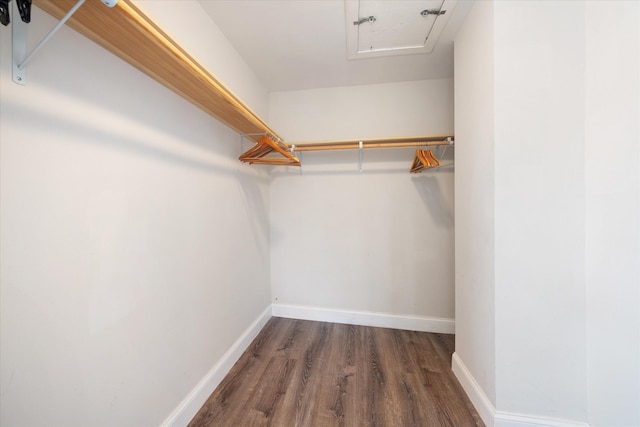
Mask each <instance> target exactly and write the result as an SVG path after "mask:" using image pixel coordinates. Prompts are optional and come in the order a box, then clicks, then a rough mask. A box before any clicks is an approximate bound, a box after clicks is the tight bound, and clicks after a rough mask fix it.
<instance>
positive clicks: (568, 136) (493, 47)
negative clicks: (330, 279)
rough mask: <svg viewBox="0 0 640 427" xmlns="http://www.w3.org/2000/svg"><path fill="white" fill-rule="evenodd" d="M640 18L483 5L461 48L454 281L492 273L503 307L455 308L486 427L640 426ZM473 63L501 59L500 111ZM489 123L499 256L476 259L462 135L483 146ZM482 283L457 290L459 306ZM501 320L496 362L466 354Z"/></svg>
mask: <svg viewBox="0 0 640 427" xmlns="http://www.w3.org/2000/svg"><path fill="white" fill-rule="evenodd" d="M490 9H493V10H491V11H490ZM549 10H553V11H554V13H553V14H551V15H549V14H548V11H549ZM483 11H484V12H483ZM639 12H640V11H639V6H638V4H637V3H636V2H615V3H614V2H561V1H559V2H546V3H544V4H542V3H539V2H527V1H511V2H493V4H491V3H489V2H478V3H476V5H475V6H474V10H473V11H472V13H471V14H470V15H469V20H468V21H467V22H466V23H465V24H464V27H463V29H462V31H461V32H460V34H459V36H458V38H457V39H456V50H457V51H456V101H457V102H459V100H463V101H467V102H469V104H468V106H467V105H462V106H461V105H458V104H457V105H456V139H457V140H458V147H457V153H456V154H457V159H456V160H457V162H458V165H457V166H458V170H457V174H456V195H457V197H456V226H457V228H456V244H457V247H456V279H457V280H458V279H459V278H460V277H464V276H465V275H473V274H475V273H477V272H478V271H483V268H484V269H485V270H490V269H491V268H495V282H494V285H493V288H494V292H495V312H494V313H489V314H487V313H481V312H480V311H478V312H476V311H473V310H470V311H468V312H466V315H465V314H461V313H460V312H459V313H458V316H457V319H456V327H457V330H458V331H459V334H458V336H457V341H456V346H457V349H456V355H457V356H459V357H460V363H459V366H461V367H465V368H467V369H466V370H465V369H459V370H458V371H457V372H456V373H457V374H458V375H460V376H461V379H462V381H463V383H464V384H465V387H466V390H467V391H468V392H469V394H470V395H472V397H474V402H475V403H477V404H478V403H479V404H480V405H482V406H483V407H482V408H480V409H481V413H482V414H483V418H484V419H485V421H486V422H487V423H488V424H489V425H494V424H495V425H499V426H520V425H531V424H533V425H576V424H578V425H588V424H590V425H593V426H635V425H638V424H640V412H639V409H638V408H639V403H640V370H639V366H638V360H640V350H639V349H640V339H639V338H638V337H639V336H640V331H639V329H640V304H638V301H639V295H638V293H639V292H640V291H639V287H640V286H639V285H640V271H639V268H640V267H639V264H638V259H640V253H639V251H640V238H639V236H640V232H639V228H640V224H639V222H640V180H639V179H638V173H637V171H638V169H639V166H640V164H639V163H638V151H639V140H640V132H639V124H638V123H639V122H638V117H639V116H640V96H639V95H640V90H639V87H640V81H639V80H640V66H639V62H640V61H639V57H640V34H639V31H640V13H639ZM491 18H492V19H491ZM541 22H544V25H540V23H541ZM490 34H492V36H490ZM490 37H493V42H492V43H491V41H490V40H489V41H488V42H487V44H485V45H481V46H482V47H483V49H480V46H478V45H479V44H480V43H479V42H480V41H481V40H488V38H490ZM491 53H492V54H493V56H491ZM478 54H484V55H485V60H486V61H489V62H493V65H492V66H493V70H491V65H485V67H486V68H482V69H488V70H489V73H493V80H492V78H491V76H488V75H486V74H482V73H480V74H479V76H480V77H481V78H482V81H481V82H479V83H476V84H479V85H482V84H484V85H487V86H489V88H485V90H486V91H488V92H493V99H494V106H493V117H491V115H490V114H488V113H487V112H486V108H488V107H489V108H490V107H491V106H490V105H487V104H488V102H487V101H486V100H485V101H484V103H481V101H482V99H483V98H482V96H481V95H482V94H481V93H480V92H479V90H478V88H477V87H474V86H473V85H470V84H469V82H470V81H471V82H473V81H474V77H472V76H470V75H469V74H468V73H466V72H465V69H467V68H468V67H469V65H470V64H472V63H473V62H472V61H474V60H477V55H478ZM480 62H482V61H480ZM483 115H484V116H485V117H486V116H488V117H489V118H488V120H490V121H491V122H492V125H493V127H494V131H495V135H494V138H495V140H494V141H493V149H494V152H493V154H494V157H493V159H488V160H487V161H488V162H493V164H494V168H495V169H494V170H495V189H494V190H495V206H494V207H495V253H494V256H495V259H494V260H491V257H490V256H489V255H484V256H481V255H479V254H473V262H470V261H469V260H467V259H466V258H465V256H468V255H469V251H466V250H464V249H462V250H461V249H460V244H459V242H461V241H462V242H467V241H469V240H470V239H472V238H473V237H474V236H473V234H477V231H478V230H473V229H471V228H470V227H469V228H463V226H462V225H463V221H462V220H461V219H462V218H466V215H465V212H464V211H463V212H459V210H465V209H466V208H467V206H468V205H465V204H462V203H460V202H459V199H461V198H462V197H461V196H462V195H464V194H465V193H467V192H470V191H471V189H473V188H474V187H472V186H473V185H474V182H475V181H474V179H473V178H474V174H475V176H476V179H479V177H480V176H479V175H478V174H477V172H476V171H475V170H474V169H472V168H463V167H462V165H463V162H464V159H465V158H467V156H468V155H470V154H471V153H473V148H472V147H470V146H469V145H466V144H464V140H465V138H464V134H463V132H464V131H465V130H468V129H472V130H474V129H476V130H479V131H480V132H479V133H478V137H480V138H479V143H482V141H484V139H483V138H484V137H487V136H490V132H489V131H487V130H486V129H485V130H484V131H483V128H482V127H481V126H480V125H478V124H477V123H476V122H474V120H476V119H478V118H479V117H482V116H483ZM485 126H487V127H489V128H490V127H491V124H489V125H486V124H485ZM490 145H491V144H490V143H489V144H487V150H488V151H489V152H490V148H491V147H490ZM475 185H477V184H475ZM489 192H490V191H489V190H487V193H489ZM469 216H470V217H471V219H470V220H468V221H476V222H479V221H480V220H481V219H483V217H484V214H483V212H482V211H479V210H476V211H474V212H472V213H471V214H469ZM487 250H490V248H489V247H487ZM476 263H479V264H480V265H478V264H476ZM482 264H485V265H484V267H483V266H482ZM482 277H483V276H479V277H477V276H476V277H474V278H472V279H471V283H472V284H471V285H470V286H467V287H466V288H465V289H461V288H460V286H458V285H459V284H457V294H456V298H457V308H458V311H460V309H459V307H460V304H459V301H458V300H459V299H460V298H462V299H463V300H466V298H467V297H466V296H465V295H464V294H463V292H465V290H467V291H468V290H469V289H471V290H472V289H474V287H477V286H479V284H480V283H481V280H482ZM460 285H464V283H460ZM489 287H490V285H489ZM484 306H485V307H486V308H487V309H491V306H490V304H489V303H486V304H484ZM492 315H495V331H494V333H495V360H490V358H484V359H482V358H481V356H482V355H483V354H484V355H487V354H489V351H488V350H486V351H484V353H482V352H481V353H480V357H479V355H478V353H473V352H469V353H468V354H464V353H463V351H464V349H465V348H467V347H470V346H473V345H474V344H475V340H476V339H478V338H477V337H474V336H473V335H472V334H469V335H464V334H463V333H462V331H464V328H470V327H471V326H469V325H475V324H476V323H478V322H480V323H481V324H485V322H486V319H487V318H490V317H491V316H492ZM486 334H487V340H490V339H491V335H490V331H487V332H486ZM478 363H479V364H480V365H479V366H478ZM492 370H495V380H494V381H495V388H491V380H489V381H486V380H485V378H484V375H486V372H491V371H492ZM478 376H479V377H478ZM493 393H495V403H494V402H493V401H492V397H493ZM493 405H495V406H493ZM566 420H570V421H566Z"/></svg>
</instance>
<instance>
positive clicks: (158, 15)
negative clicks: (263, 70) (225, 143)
mask: <svg viewBox="0 0 640 427" xmlns="http://www.w3.org/2000/svg"><path fill="white" fill-rule="evenodd" d="M135 3H136V5H137V6H138V7H139V8H140V9H142V10H143V11H144V12H145V14H147V15H148V16H149V17H150V18H151V19H153V21H154V22H156V23H157V24H158V25H159V26H160V28H162V30H163V31H164V32H165V33H167V34H168V35H169V36H170V37H171V38H173V39H174V40H175V41H176V42H177V43H178V44H179V45H180V46H181V47H183V48H184V49H185V50H186V51H187V52H188V53H189V54H190V55H191V56H192V57H193V58H195V59H196V60H197V61H198V62H199V63H200V64H202V65H203V66H204V67H205V68H206V69H207V70H209V72H211V74H213V75H214V76H215V77H216V78H217V79H218V80H219V81H220V82H221V83H222V84H223V85H224V86H225V87H226V88H227V89H229V91H231V92H232V93H233V94H235V95H236V96H237V97H238V98H239V99H240V100H242V102H243V103H244V104H245V105H247V106H248V107H249V108H250V109H252V110H253V112H255V113H256V114H257V115H258V116H260V117H261V118H262V119H263V120H264V119H266V118H267V114H268V99H269V97H268V91H267V88H266V87H265V86H264V84H263V83H262V82H261V81H260V79H259V78H258V77H257V75H256V74H255V72H254V71H253V69H251V68H250V67H249V65H248V64H247V63H246V61H245V60H244V59H243V58H242V57H241V56H240V54H239V53H238V52H237V51H236V50H235V48H234V47H233V45H232V44H231V43H230V42H229V40H228V39H227V38H226V37H225V36H224V34H222V31H220V29H219V28H218V27H217V26H216V25H215V23H213V21H212V20H211V18H210V17H209V15H207V12H205V10H204V9H203V8H202V6H201V5H200V3H199V2H198V1H195V0H189V1H185V0H135Z"/></svg>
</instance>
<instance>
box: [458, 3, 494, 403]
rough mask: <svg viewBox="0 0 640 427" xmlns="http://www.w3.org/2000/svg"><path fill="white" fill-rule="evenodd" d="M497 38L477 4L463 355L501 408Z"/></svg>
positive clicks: (467, 69)
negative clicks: (497, 273) (498, 377)
mask: <svg viewBox="0 0 640 427" xmlns="http://www.w3.org/2000/svg"><path fill="white" fill-rule="evenodd" d="M493 44H494V43H493V3H492V2H477V3H476V4H475V6H474V8H473V10H472V11H471V13H470V14H469V16H468V17H467V20H466V21H465V24H464V25H463V27H462V28H461V30H460V32H459V33H458V35H457V36H456V41H455V117H456V132H455V133H456V166H457V171H456V176H455V189H456V191H455V194H456V199H455V206H456V209H455V222H456V233H455V236H456V242H455V247H456V252H455V283H456V286H455V287H456V355H457V357H459V358H460V359H461V360H463V361H464V363H465V365H466V368H467V369H468V370H469V371H470V372H471V374H472V375H473V377H474V378H475V380H476V381H477V382H478V383H479V385H480V387H481V388H482V390H484V393H485V394H486V395H487V397H488V399H490V401H491V404H492V405H494V406H495V393H496V392H495V368H494V361H495V333H494V330H495V319H494V315H495V307H494V305H495V290H494V282H495V271H494V270H495V268H494V264H495V248H494V246H495V237H494V235H495V218H494V216H495V213H494V211H495V208H494V204H495V194H494V193H495V190H494V186H495V183H494V174H495V172H494V105H493V103H494V95H493V87H494V83H493V79H494V70H493V67H494V66H493ZM477 406H478V405H477Z"/></svg>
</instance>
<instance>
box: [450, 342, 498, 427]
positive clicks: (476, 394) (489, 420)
mask: <svg viewBox="0 0 640 427" xmlns="http://www.w3.org/2000/svg"><path fill="white" fill-rule="evenodd" d="M451 370H452V371H453V373H454V374H455V376H456V378H458V381H459V382H460V385H461V386H462V388H463V389H464V391H465V392H466V393H467V396H469V399H470V400H471V403H473V406H474V407H475V408H476V411H478V415H480V418H482V421H484V424H485V425H486V426H487V427H491V426H493V425H494V418H495V414H496V409H495V408H494V406H493V404H492V403H491V401H490V400H489V398H488V397H487V395H486V394H484V391H483V390H482V388H481V387H480V385H479V384H478V383H477V382H476V379H475V378H474V377H473V375H471V372H469V369H467V366H466V365H465V364H464V362H463V361H462V359H460V357H459V356H458V354H457V353H453V357H452V358H451Z"/></svg>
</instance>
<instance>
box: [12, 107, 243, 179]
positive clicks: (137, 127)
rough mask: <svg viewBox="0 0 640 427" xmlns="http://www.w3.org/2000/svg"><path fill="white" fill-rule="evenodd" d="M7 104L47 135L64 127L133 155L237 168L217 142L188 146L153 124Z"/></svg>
mask: <svg viewBox="0 0 640 427" xmlns="http://www.w3.org/2000/svg"><path fill="white" fill-rule="evenodd" d="M14 101H17V102H14ZM6 105H7V106H8V107H7V110H9V111H11V112H12V114H13V115H14V117H15V118H16V119H17V120H16V121H20V122H22V123H20V126H22V127H24V128H26V129H28V130H29V132H31V133H39V134H40V135H46V134H47V133H49V132H60V130H64V131H66V132H67V133H68V134H69V135H73V136H74V137H76V136H77V139H76V141H82V143H87V144H96V145H102V146H104V147H108V148H111V149H119V150H123V151H128V152H130V153H132V154H134V155H138V156H144V157H149V158H154V159H156V160H160V161H163V162H167V163H173V164H176V165H178V166H183V167H187V168H191V169H199V170H201V171H204V172H208V173H224V174H229V175H233V174H236V173H237V169H238V167H237V165H236V164H235V159H233V163H232V162H230V160H229V159H228V158H225V157H223V156H222V155H221V154H219V153H217V152H215V151H213V149H214V147H215V145H216V144H215V143H211V144H209V146H207V147H204V146H200V147H199V148H196V147H194V146H190V147H188V146H186V145H185V142H192V141H188V140H187V141H185V138H178V137H174V136H172V135H167V134H163V133H160V132H158V131H157V130H155V129H153V128H152V127H151V125H150V124H147V123H142V122H138V121H135V120H130V119H127V118H124V117H122V116H117V115H113V116H112V119H113V120H112V121H109V120H106V121H102V120H98V119H95V120H83V119H82V118H81V117H77V116H74V115H72V114H66V113H65V112H63V111H59V110H51V109H47V108H46V107H45V106H43V107H42V108H37V107H36V108H34V107H33V106H32V105H28V104H27V103H25V102H21V101H19V100H9V101H7V104H6ZM95 113H96V115H94V116H92V115H88V117H96V116H97V117H100V116H99V115H98V114H97V113H98V111H95ZM114 122H115V124H114ZM223 138H224V137H223ZM225 139H226V138H225ZM223 143H224V142H223Z"/></svg>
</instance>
